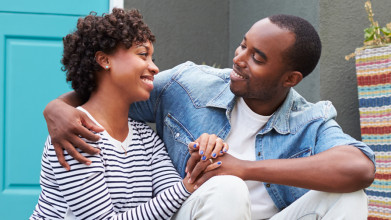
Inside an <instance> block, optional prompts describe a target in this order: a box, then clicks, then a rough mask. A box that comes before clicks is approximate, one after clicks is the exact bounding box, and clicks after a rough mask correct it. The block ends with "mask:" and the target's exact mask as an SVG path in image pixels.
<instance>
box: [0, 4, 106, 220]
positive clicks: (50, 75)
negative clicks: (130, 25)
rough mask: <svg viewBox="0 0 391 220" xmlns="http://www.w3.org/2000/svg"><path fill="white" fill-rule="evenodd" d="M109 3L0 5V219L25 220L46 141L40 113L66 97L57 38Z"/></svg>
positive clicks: (35, 198)
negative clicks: (52, 103) (53, 102)
mask: <svg viewBox="0 0 391 220" xmlns="http://www.w3.org/2000/svg"><path fill="white" fill-rule="evenodd" d="M90 11H96V12H98V13H99V14H101V13H103V12H108V11H109V0H62V1H60V0H35V1H31V0H12V1H9V0H0V85H1V86H0V219H28V217H29V216H30V215H31V213H32V211H33V210H34V207H35V205H36V203H37V201H38V196H39V193H40V186H39V175H40V160H41V155H42V150H43V146H44V142H45V140H46V137H47V135H48V132H47V128H46V124H45V121H44V118H43V115H42V111H43V109H44V107H45V106H46V104H47V103H48V102H49V101H50V100H52V99H54V98H56V97H57V96H59V95H60V94H62V93H64V92H66V91H70V89H71V88H70V86H69V85H67V84H66V82H65V73H64V72H62V71H61V69H60V68H61V63H60V60H61V55H62V37H63V36H65V35H66V34H67V33H69V32H70V31H71V30H73V29H74V28H75V27H76V22H77V19H78V18H79V17H80V16H84V15H87V14H88V13H89V12H90Z"/></svg>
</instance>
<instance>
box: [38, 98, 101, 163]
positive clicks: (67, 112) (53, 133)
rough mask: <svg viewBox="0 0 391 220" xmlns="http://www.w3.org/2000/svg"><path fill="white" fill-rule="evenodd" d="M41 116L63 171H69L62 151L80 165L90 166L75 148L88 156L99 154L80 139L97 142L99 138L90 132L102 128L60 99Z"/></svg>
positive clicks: (52, 103) (99, 130)
mask: <svg viewBox="0 0 391 220" xmlns="http://www.w3.org/2000/svg"><path fill="white" fill-rule="evenodd" d="M43 115H44V117H45V120H46V123H47V126H48V131H49V134H50V137H51V142H52V144H53V146H54V149H55V151H56V155H57V157H58V161H59V162H60V164H61V165H62V166H63V167H64V168H65V169H67V170H70V166H69V164H68V163H67V162H66V161H65V158H64V151H63V150H64V149H65V150H66V151H67V152H68V153H69V154H70V155H71V156H72V157H73V158H75V159H76V160H77V161H79V162H80V163H83V164H87V165H89V164H91V161H90V160H88V159H87V158H85V157H83V156H82V155H81V154H80V153H79V152H78V151H77V150H76V149H75V147H78V148H80V149H81V150H82V151H83V152H86V153H89V154H96V153H99V150H98V149H96V148H94V147H92V146H90V145H89V144H87V143H86V142H84V141H83V140H82V139H81V137H84V138H86V139H88V140H91V141H98V140H99V136H98V135H95V134H94V133H92V132H91V131H90V130H92V131H95V132H101V131H103V128H101V127H99V126H97V125H96V124H95V123H94V122H93V121H91V119H90V118H89V117H88V116H87V115H86V114H85V113H83V112H81V111H79V110H77V109H75V108H74V107H72V106H70V105H68V104H66V103H65V102H64V101H62V100H60V99H55V100H53V101H51V102H50V103H49V104H48V105H47V106H46V108H45V110H44V112H43ZM88 129H90V130H88Z"/></svg>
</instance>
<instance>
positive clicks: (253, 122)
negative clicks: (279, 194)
mask: <svg viewBox="0 0 391 220" xmlns="http://www.w3.org/2000/svg"><path fill="white" fill-rule="evenodd" d="M270 117H271V116H263V115H258V114H257V113H255V112H253V111H252V110H251V109H250V108H249V107H248V106H247V104H246V102H245V101H244V100H243V98H238V101H237V103H236V105H235V107H234V109H233V110H232V114H231V131H230V133H229V134H228V137H227V138H226V140H225V142H226V143H228V145H229V153H230V154H231V155H233V156H235V157H236V158H238V159H241V160H250V161H255V160H256V158H255V137H256V135H257V133H258V132H259V131H260V130H261V129H262V127H263V126H264V125H265V124H266V123H267V121H268V120H269V118H270ZM245 182H246V184H247V187H248V189H249V191H250V199H251V217H252V219H268V218H270V217H272V216H273V215H275V214H276V213H278V209H277V207H276V206H275V204H274V202H273V200H272V199H271V197H270V196H269V194H268V192H267V191H266V189H265V186H264V185H263V183H262V182H258V181H245Z"/></svg>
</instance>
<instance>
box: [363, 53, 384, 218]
mask: <svg viewBox="0 0 391 220" xmlns="http://www.w3.org/2000/svg"><path fill="white" fill-rule="evenodd" d="M356 72H357V84H358V98H359V106H360V123H361V136H362V140H363V142H365V143H366V144H368V145H369V146H370V147H371V148H372V150H373V151H374V152H375V155H376V176H375V181H374V182H373V184H372V185H371V186H370V187H369V188H367V190H366V192H367V195H368V197H369V216H368V219H370V220H375V219H376V220H380V219H391V46H384V47H377V48H370V49H364V50H361V51H358V50H356Z"/></svg>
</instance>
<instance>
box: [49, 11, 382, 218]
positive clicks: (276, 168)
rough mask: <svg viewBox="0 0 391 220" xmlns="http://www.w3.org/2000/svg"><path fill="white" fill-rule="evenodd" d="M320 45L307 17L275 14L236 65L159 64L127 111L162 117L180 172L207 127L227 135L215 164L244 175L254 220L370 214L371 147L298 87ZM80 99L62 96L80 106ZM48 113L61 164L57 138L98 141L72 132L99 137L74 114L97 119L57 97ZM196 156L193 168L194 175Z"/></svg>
mask: <svg viewBox="0 0 391 220" xmlns="http://www.w3.org/2000/svg"><path fill="white" fill-rule="evenodd" d="M320 53H321V43H320V39H319V36H318V34H317V33H316V31H315V30H314V28H313V27H312V25H310V24H309V23H308V22H307V21H305V20H303V19H301V18H298V17H295V16H289V15H274V16H270V17H268V18H265V19H262V20H260V21H258V22H257V23H255V24H254V25H253V26H252V27H251V28H250V30H249V31H248V32H247V33H246V34H245V36H244V38H243V41H242V42H241V44H240V46H239V47H238V48H237V50H236V51H235V57H234V59H233V63H234V65H233V69H232V70H230V69H223V70H219V69H214V68H211V67H207V66H197V65H195V64H193V63H191V62H187V63H184V64H182V65H179V66H177V67H174V68H173V69H171V70H167V71H164V72H161V73H159V75H157V76H156V79H155V89H154V91H153V92H152V93H151V97H150V99H149V101H147V102H143V103H137V104H135V105H134V106H132V107H131V109H130V111H129V112H130V116H131V117H132V118H134V119H138V120H144V121H149V122H156V129H157V133H158V134H159V135H160V136H161V137H162V138H163V140H164V142H165V144H166V147H167V149H168V152H169V154H170V157H171V159H172V161H173V163H174V166H175V168H176V169H177V170H178V172H179V173H180V174H181V175H182V177H183V176H184V175H186V172H185V171H186V163H187V160H188V158H189V156H188V148H187V145H188V143H189V142H191V141H194V140H195V139H197V137H199V136H201V135H202V134H203V133H209V134H216V135H217V137H220V138H221V139H223V140H224V141H225V142H227V143H228V144H229V146H230V150H229V153H230V154H231V155H232V156H231V155H230V154H227V155H224V156H222V157H219V159H220V160H221V161H222V162H223V164H222V166H221V167H220V168H219V169H216V170H213V171H210V173H211V175H212V174H213V175H224V174H228V175H234V176H238V177H240V178H241V179H243V180H245V181H246V184H247V186H248V189H249V191H250V195H249V196H250V200H251V214H252V218H253V219H267V218H272V219H299V218H300V219H302V218H304V217H308V218H309V219H320V218H322V219H335V218H337V217H341V218H345V219H366V198H365V194H364V193H363V191H362V189H363V188H365V187H367V186H369V185H370V184H371V182H372V181H373V179H374V172H375V166H374V154H373V152H372V151H371V150H370V149H369V148H368V146H366V145H365V144H364V143H362V142H359V141H356V140H354V139H353V138H351V137H350V136H348V135H346V134H344V133H343V132H342V130H341V128H340V127H339V126H338V124H337V123H336V122H335V117H336V111H335V109H334V107H333V106H332V104H331V103H330V102H327V101H326V102H318V103H316V104H312V103H309V102H307V101H306V100H305V99H304V98H303V97H301V96H300V95H299V94H298V93H297V92H296V91H295V90H294V89H292V87H294V86H295V85H297V84H298V83H299V82H300V81H301V80H302V79H303V77H305V76H307V75H308V74H309V73H310V72H312V70H313V69H314V68H315V66H316V64H317V62H318V60H319V57H320ZM74 98H75V96H74V95H67V96H66V97H65V98H63V99H65V101H67V102H71V103H73V104H74V105H75V103H77V102H73V101H71V100H72V99H74ZM69 112H72V113H69ZM54 113H56V114H54ZM44 114H45V118H46V119H47V121H48V127H49V131H50V134H51V135H52V140H53V141H55V142H56V145H58V150H57V153H58V155H59V158H60V160H62V164H64V166H66V163H65V161H64V160H63V158H61V154H62V148H60V145H61V146H62V147H64V148H65V149H66V150H67V151H71V152H72V151H73V152H74V154H73V155H75V158H77V159H79V160H80V161H84V162H86V163H88V161H87V160H86V159H85V158H81V157H80V155H78V154H77V152H76V151H75V150H74V149H73V147H70V146H71V145H72V144H73V145H75V146H80V147H81V148H82V149H84V150H85V151H86V152H91V153H94V152H93V150H91V149H88V147H86V144H85V143H83V142H82V141H80V140H79V139H78V138H77V137H76V136H75V135H72V133H75V134H77V135H81V136H84V137H87V138H90V139H93V138H94V137H93V136H92V135H91V134H88V132H87V131H86V129H85V128H82V126H80V125H77V123H79V124H84V125H85V126H86V127H87V128H90V129H92V130H96V129H95V126H94V125H93V124H92V123H91V122H89V121H84V120H86V117H85V116H84V115H82V114H81V113H75V111H73V110H72V111H70V110H69V107H67V106H65V105H64V103H63V102H62V101H60V100H57V101H53V102H52V103H50V104H49V105H48V107H47V109H46V110H45V113H44ZM62 114H65V115H67V116H66V117H65V116H62ZM69 115H72V116H69ZM72 118H77V119H78V121H76V120H73V121H74V122H73V125H72V123H68V124H67V123H60V122H58V124H54V120H55V119H56V120H60V121H69V120H70V119H72ZM71 121H72V120H71ZM69 124H71V125H69ZM64 126H65V127H64ZM69 127H71V128H70V129H68V128H69ZM62 129H65V131H63V130H62ZM62 133H63V134H62ZM60 134H62V135H60ZM61 136H62V137H65V138H66V139H68V140H65V138H62V137H61ZM210 139H211V140H213V141H214V140H215V139H216V137H215V136H211V138H210ZM203 145H205V144H203ZM204 154H205V156H206V157H207V158H210V157H211V155H209V152H207V153H204ZM193 162H194V161H191V163H193ZM191 163H190V164H191ZM199 164H200V165H198V164H197V166H196V167H195V168H194V170H193V167H194V166H193V165H190V168H188V169H189V170H190V171H192V172H191V173H190V174H188V175H191V177H192V178H191V179H193V180H195V179H196V177H197V176H198V174H199V172H200V169H198V167H199V166H202V164H203V163H199ZM189 170H188V171H189ZM208 182H209V181H208ZM224 184H229V183H224ZM309 189H311V190H312V191H310V192H308V191H309ZM319 191H323V192H319ZM196 192H197V191H196ZM326 192H327V193H326ZM352 192H353V193H352ZM306 193H307V194H306ZM304 194H306V195H304ZM303 195H304V196H303ZM215 206H218V204H215ZM287 207H288V208H287ZM357 210H360V211H357Z"/></svg>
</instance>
